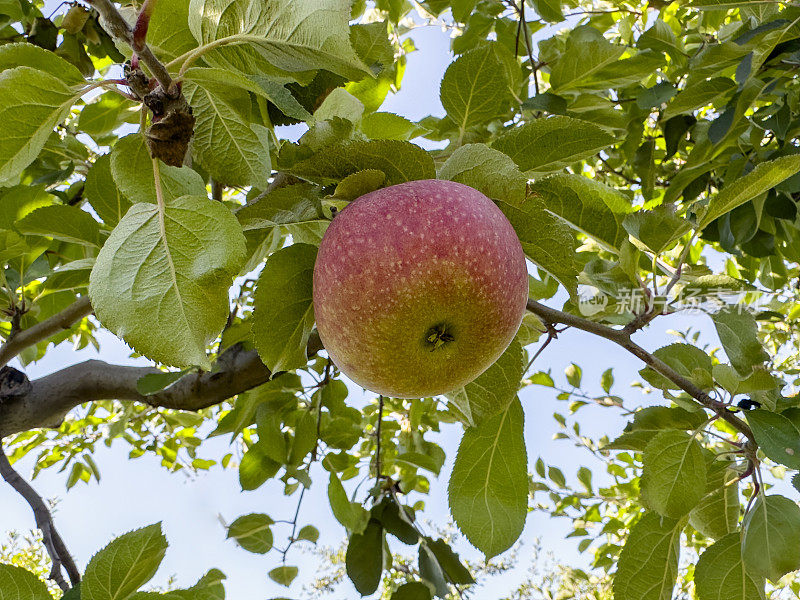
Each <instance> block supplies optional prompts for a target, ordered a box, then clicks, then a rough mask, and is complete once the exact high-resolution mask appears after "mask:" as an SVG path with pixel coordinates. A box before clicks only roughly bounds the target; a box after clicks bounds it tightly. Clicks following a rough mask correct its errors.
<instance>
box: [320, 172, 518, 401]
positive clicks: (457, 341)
mask: <svg viewBox="0 0 800 600" xmlns="http://www.w3.org/2000/svg"><path fill="white" fill-rule="evenodd" d="M313 295H314V312H315V316H316V321H317V330H318V331H319V336H320V339H321V340H322V343H323V345H324V346H325V349H326V350H327V352H328V355H329V356H330V357H331V359H332V360H333V362H334V364H336V366H337V367H339V369H340V370H341V371H342V372H343V373H344V374H345V375H347V376H348V377H349V378H350V379H352V380H353V381H355V382H356V383H358V384H359V385H361V386H362V387H364V388H366V389H368V390H371V391H373V392H376V393H378V394H383V395H386V396H391V397H394V398H423V397H428V396H435V395H438V394H444V393H447V392H450V391H452V390H455V389H458V388H460V387H462V386H464V385H466V384H467V383H469V382H470V381H472V380H473V379H475V378H476V377H477V376H478V375H480V374H481V373H483V372H484V371H485V370H486V369H487V368H489V366H491V365H492V363H494V362H495V361H496V360H497V359H498V357H499V356H500V355H501V354H502V353H503V351H504V350H505V349H506V348H507V347H508V345H509V344H510V343H511V341H512V339H513V338H514V335H515V334H516V332H517V330H518V329H519V326H520V323H521V322H522V317H523V316H524V313H525V305H526V302H527V299H528V273H527V268H526V264H525V255H524V253H523V251H522V246H521V245H520V242H519V238H517V235H516V233H514V229H513V228H512V227H511V224H510V223H509V222H508V219H506V217H505V215H504V214H503V213H502V212H501V211H500V209H499V208H498V207H497V206H496V205H495V204H494V202H492V201H491V200H489V199H488V198H487V197H486V196H484V195H483V194H481V193H480V192H478V191H477V190H475V189H473V188H471V187H469V186H466V185H463V184H460V183H455V182H451V181H441V180H433V179H431V180H422V181H411V182H408V183H401V184H398V185H393V186H391V187H387V188H383V189H380V190H376V191H374V192H370V193H369V194H365V195H364V196H361V197H360V198H357V199H356V200H354V201H353V202H351V203H350V204H349V205H348V206H347V207H345V208H344V210H342V211H341V212H340V213H339V214H337V215H336V217H335V218H334V220H333V222H332V223H331V224H330V226H329V227H328V230H327V231H326V233H325V235H324V236H323V239H322V243H321V244H320V248H319V253H318V255H317V261H316V264H315V266H314V292H313Z"/></svg>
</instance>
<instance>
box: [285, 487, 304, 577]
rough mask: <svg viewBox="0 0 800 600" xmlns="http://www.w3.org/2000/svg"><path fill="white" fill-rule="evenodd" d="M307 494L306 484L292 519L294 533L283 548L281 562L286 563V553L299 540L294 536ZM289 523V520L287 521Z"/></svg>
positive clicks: (301, 491)
mask: <svg viewBox="0 0 800 600" xmlns="http://www.w3.org/2000/svg"><path fill="white" fill-rule="evenodd" d="M305 494H306V486H303V489H301V490H300V498H298V500H297V508H296V509H295V511H294V518H293V519H292V520H291V521H290V522H291V524H292V533H291V534H290V535H289V544H288V545H287V546H286V548H284V549H283V550H281V562H283V563H284V564H285V563H286V555H287V554H288V553H289V550H290V549H291V547H292V546H293V545H294V543H295V542H296V541H297V539H296V538H295V537H294V536H295V533H296V532H297V518H298V517H299V516H300V506H301V505H302V504H303V496H305ZM287 523H289V521H287Z"/></svg>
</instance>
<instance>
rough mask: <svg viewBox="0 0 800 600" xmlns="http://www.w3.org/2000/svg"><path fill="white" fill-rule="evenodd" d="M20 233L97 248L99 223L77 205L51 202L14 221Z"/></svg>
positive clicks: (99, 242)
mask: <svg viewBox="0 0 800 600" xmlns="http://www.w3.org/2000/svg"><path fill="white" fill-rule="evenodd" d="M16 228H17V230H18V231H19V232H20V233H26V234H31V235H43V236H45V237H49V238H53V239H54V240H60V241H62V242H68V243H72V244H80V245H81V246H91V247H94V248H99V247H100V246H102V245H103V242H102V240H101V238H100V225H99V224H98V222H97V221H95V220H94V219H93V218H92V216H91V215H90V214H89V213H87V212H86V211H83V210H81V209H80V208H78V207H77V206H69V205H67V204H53V205H51V206H43V207H41V208H37V209H36V210H35V211H33V212H32V213H29V214H27V215H26V216H25V217H24V218H22V219H20V220H19V221H17V223H16Z"/></svg>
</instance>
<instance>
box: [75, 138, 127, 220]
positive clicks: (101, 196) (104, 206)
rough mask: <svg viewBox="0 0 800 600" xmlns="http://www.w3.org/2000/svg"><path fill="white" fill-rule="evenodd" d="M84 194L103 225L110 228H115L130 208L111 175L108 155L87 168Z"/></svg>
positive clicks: (98, 158) (99, 157)
mask: <svg viewBox="0 0 800 600" xmlns="http://www.w3.org/2000/svg"><path fill="white" fill-rule="evenodd" d="M84 194H85V195H86V198H87V199H88V200H89V204H91V205H92V208H93V209H94V211H95V212H96V213H97V215H98V216H99V217H100V218H101V219H102V220H103V223H105V224H106V225H109V226H111V227H116V225H117V223H119V222H120V220H121V219H122V217H124V216H125V213H126V212H128V209H129V208H130V207H131V203H130V201H128V199H127V198H125V196H123V195H122V193H121V192H120V191H119V188H118V187H117V184H116V182H115V181H114V178H113V177H112V175H111V155H110V154H103V155H102V156H98V157H97V160H95V161H94V164H93V165H92V166H91V167H90V168H89V172H88V173H87V174H86V184H85V185H84Z"/></svg>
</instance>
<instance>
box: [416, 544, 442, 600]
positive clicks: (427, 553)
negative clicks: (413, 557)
mask: <svg viewBox="0 0 800 600" xmlns="http://www.w3.org/2000/svg"><path fill="white" fill-rule="evenodd" d="M417 556H418V559H417V562H418V564H419V574H420V577H422V579H423V580H425V581H427V582H428V583H429V584H430V585H431V588H432V589H433V592H434V593H433V595H434V596H438V597H439V598H446V597H447V595H448V593H449V592H450V589H449V588H448V587H447V581H446V580H445V576H444V570H443V569H442V567H441V566H440V565H439V561H437V560H436V557H435V556H434V555H433V552H431V550H430V548H428V545H427V544H420V545H419V551H418V554H417Z"/></svg>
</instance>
